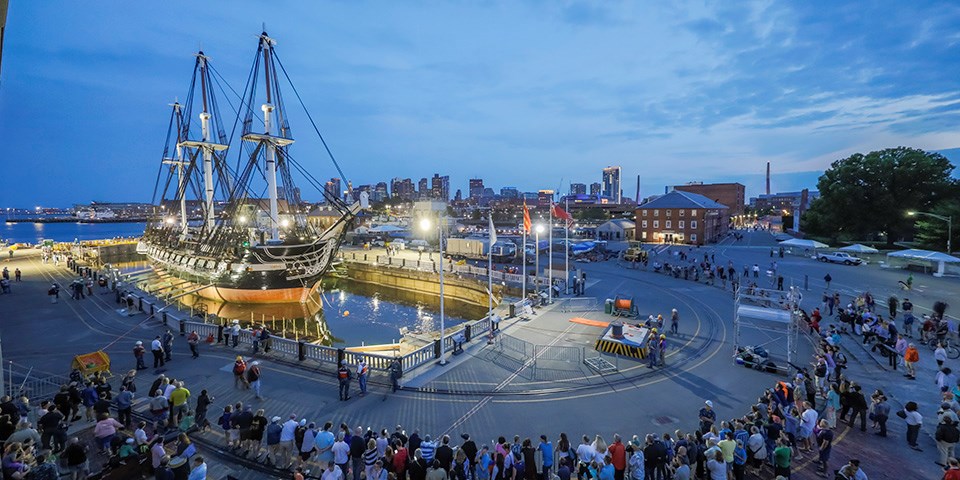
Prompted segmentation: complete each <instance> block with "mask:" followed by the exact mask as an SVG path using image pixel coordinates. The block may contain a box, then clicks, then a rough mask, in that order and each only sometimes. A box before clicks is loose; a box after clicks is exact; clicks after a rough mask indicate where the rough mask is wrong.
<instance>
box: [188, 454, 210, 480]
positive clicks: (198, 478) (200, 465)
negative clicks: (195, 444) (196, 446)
mask: <svg viewBox="0 0 960 480" xmlns="http://www.w3.org/2000/svg"><path fill="white" fill-rule="evenodd" d="M206 478H207V464H206V463H204V461H203V457H202V456H200V455H197V456H196V457H194V459H193V470H190V476H189V477H187V480H205V479H206Z"/></svg>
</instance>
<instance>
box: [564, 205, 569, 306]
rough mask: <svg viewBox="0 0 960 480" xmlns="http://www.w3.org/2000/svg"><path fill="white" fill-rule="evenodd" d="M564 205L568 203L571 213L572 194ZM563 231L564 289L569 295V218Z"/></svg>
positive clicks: (567, 206)
mask: <svg viewBox="0 0 960 480" xmlns="http://www.w3.org/2000/svg"><path fill="white" fill-rule="evenodd" d="M564 205H566V211H567V215H570V195H567V198H566V199H565V201H564ZM563 232H564V233H565V234H566V236H565V237H564V238H565V240H564V244H565V246H566V248H565V253H564V257H563V270H564V272H563V279H564V280H563V286H564V289H563V290H564V292H566V294H567V295H570V221H569V220H567V219H564V229H563Z"/></svg>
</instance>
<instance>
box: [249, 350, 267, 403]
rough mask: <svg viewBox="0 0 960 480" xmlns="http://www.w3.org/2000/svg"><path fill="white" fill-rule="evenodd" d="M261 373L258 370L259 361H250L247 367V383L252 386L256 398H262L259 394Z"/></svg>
mask: <svg viewBox="0 0 960 480" xmlns="http://www.w3.org/2000/svg"><path fill="white" fill-rule="evenodd" d="M261 377H262V374H261V372H260V361H259V360H255V361H253V362H250V368H248V369H247V383H249V384H250V386H251V387H253V392H254V393H255V394H256V395H257V399H258V400H262V399H263V397H262V396H260V379H261Z"/></svg>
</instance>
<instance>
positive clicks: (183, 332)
mask: <svg viewBox="0 0 960 480" xmlns="http://www.w3.org/2000/svg"><path fill="white" fill-rule="evenodd" d="M186 334H187V321H186V320H184V319H182V318H181V319H180V336H181V337H182V336H184V335H186Z"/></svg>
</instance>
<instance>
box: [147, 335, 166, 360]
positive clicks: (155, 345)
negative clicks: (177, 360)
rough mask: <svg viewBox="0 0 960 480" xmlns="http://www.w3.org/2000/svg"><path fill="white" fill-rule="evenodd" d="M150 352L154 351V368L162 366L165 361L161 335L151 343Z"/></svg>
mask: <svg viewBox="0 0 960 480" xmlns="http://www.w3.org/2000/svg"><path fill="white" fill-rule="evenodd" d="M150 352H151V353H153V368H158V367H162V366H163V365H164V362H163V343H161V341H160V335H157V338H154V339H153V342H151V343H150Z"/></svg>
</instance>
